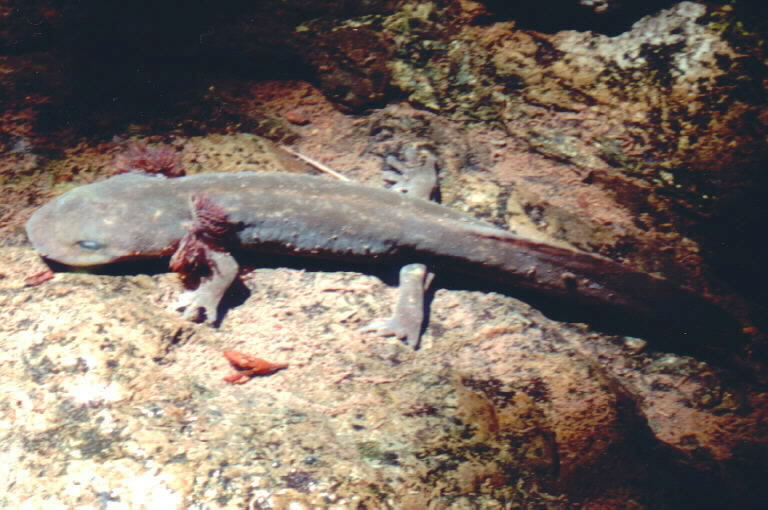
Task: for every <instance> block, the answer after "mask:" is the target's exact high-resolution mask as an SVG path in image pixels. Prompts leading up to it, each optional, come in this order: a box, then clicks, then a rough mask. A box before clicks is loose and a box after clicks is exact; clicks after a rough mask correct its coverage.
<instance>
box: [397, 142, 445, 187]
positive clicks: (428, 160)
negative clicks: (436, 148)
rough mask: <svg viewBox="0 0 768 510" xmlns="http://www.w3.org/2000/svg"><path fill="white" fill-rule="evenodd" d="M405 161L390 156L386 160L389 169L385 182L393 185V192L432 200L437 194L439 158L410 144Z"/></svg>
mask: <svg viewBox="0 0 768 510" xmlns="http://www.w3.org/2000/svg"><path fill="white" fill-rule="evenodd" d="M402 152H403V159H402V161H400V160H398V159H397V158H395V157H394V156H392V155H389V156H387V157H386V159H385V160H384V161H385V162H386V164H387V166H388V167H389V170H387V171H386V172H385V173H384V180H385V181H387V182H390V183H392V186H391V188H390V189H391V190H392V191H398V192H401V193H407V194H408V195H411V196H414V197H417V198H423V199H424V200H430V199H432V198H433V197H434V195H435V193H436V192H437V158H436V157H435V155H434V153H433V152H432V151H431V150H430V149H429V148H427V147H425V146H423V145H421V144H414V143H412V144H408V145H407V146H406V147H405V148H404V149H403V151H402Z"/></svg>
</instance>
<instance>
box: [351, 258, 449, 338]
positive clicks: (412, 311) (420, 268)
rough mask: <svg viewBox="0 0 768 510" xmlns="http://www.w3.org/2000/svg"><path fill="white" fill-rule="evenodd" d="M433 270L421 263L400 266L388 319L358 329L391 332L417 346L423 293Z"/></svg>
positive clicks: (422, 314) (421, 317) (429, 282)
mask: <svg viewBox="0 0 768 510" xmlns="http://www.w3.org/2000/svg"><path fill="white" fill-rule="evenodd" d="M433 276H434V275H433V274H432V273H431V272H429V271H428V270H427V266H425V265H424V264H408V265H406V266H403V267H402V269H400V289H399V295H398V299H397V304H396V305H395V313H394V314H393V315H392V317H390V318H389V319H381V320H377V321H373V322H371V323H370V324H368V325H367V326H365V327H363V328H362V330H361V331H366V332H367V331H372V332H375V333H378V334H380V335H383V336H395V337H397V338H399V339H400V340H404V341H405V343H406V344H408V345H410V346H411V347H413V348H414V349H416V348H418V347H419V342H420V340H421V331H422V329H423V328H424V315H425V313H424V295H425V293H426V292H427V289H429V285H430V284H431V283H432V278H433Z"/></svg>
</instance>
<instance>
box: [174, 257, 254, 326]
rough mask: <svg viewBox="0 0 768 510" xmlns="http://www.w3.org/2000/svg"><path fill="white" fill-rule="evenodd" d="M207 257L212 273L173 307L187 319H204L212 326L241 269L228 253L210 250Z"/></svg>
mask: <svg viewBox="0 0 768 510" xmlns="http://www.w3.org/2000/svg"><path fill="white" fill-rule="evenodd" d="M207 257H209V261H210V264H209V269H210V273H209V274H207V275H205V276H203V277H201V278H200V284H199V285H198V286H197V288H195V289H192V290H188V291H186V292H184V294H182V295H181V296H179V299H178V300H177V301H176V303H175V304H174V306H173V307H174V309H175V310H177V311H180V312H182V315H183V316H184V318H186V319H189V320H192V321H197V320H200V319H201V318H204V320H205V322H207V323H209V324H210V323H214V322H216V320H217V319H218V308H219V303H220V302H221V298H222V297H223V296H224V293H225V292H226V291H227V289H228V288H229V287H230V285H232V282H233V281H234V280H235V278H236V277H237V271H238V269H239V268H238V265H237V261H236V260H235V258H234V257H233V256H232V255H230V254H229V253H227V252H223V251H215V250H210V252H209V253H208V254H207ZM201 315H202V317H201Z"/></svg>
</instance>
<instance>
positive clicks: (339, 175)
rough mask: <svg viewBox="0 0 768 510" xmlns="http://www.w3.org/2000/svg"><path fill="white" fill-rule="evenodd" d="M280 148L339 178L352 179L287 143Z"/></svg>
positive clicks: (343, 179)
mask: <svg viewBox="0 0 768 510" xmlns="http://www.w3.org/2000/svg"><path fill="white" fill-rule="evenodd" d="M280 148H281V149H283V150H284V151H285V152H287V153H288V154H292V155H294V156H296V157H297V158H299V159H300V160H302V161H304V162H306V163H309V164H310V165H312V166H313V167H315V168H317V169H318V170H320V171H321V172H325V173H327V174H331V175H332V176H334V177H336V178H337V179H340V180H342V181H351V180H352V179H350V178H348V177H345V176H343V175H342V174H340V173H339V172H337V171H336V170H334V169H332V168H330V167H328V166H326V165H324V164H322V163H320V162H319V161H317V160H314V159H312V158H310V157H309V156H305V155H304V154H301V153H300V152H296V151H295V150H293V149H291V148H290V147H288V146H287V145H281V146H280Z"/></svg>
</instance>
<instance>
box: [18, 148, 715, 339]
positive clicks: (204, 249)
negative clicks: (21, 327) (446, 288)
mask: <svg viewBox="0 0 768 510" xmlns="http://www.w3.org/2000/svg"><path fill="white" fill-rule="evenodd" d="M411 159H413V158H411ZM422 159H423V158H422ZM413 161H415V160H413ZM413 161H410V160H407V158H406V162H405V163H403V162H400V161H398V160H397V159H395V158H391V157H390V158H389V159H388V163H390V166H391V167H392V168H393V169H394V170H396V171H398V172H400V173H403V174H409V175H406V177H407V178H408V179H410V183H411V184H410V186H408V185H406V186H403V187H404V188H405V189H404V190H401V191H411V192H406V193H397V192H393V191H392V190H388V189H384V188H376V187H373V186H367V185H363V184H357V183H353V182H343V181H336V180H331V179H330V178H325V177H318V176H311V175H304V174H289V173H279V172H278V173H273V172H242V173H208V174H198V175H193V176H187V177H174V178H167V177H163V176H159V175H146V174H140V173H127V174H121V175H117V176H113V177H110V178H108V179H106V180H104V181H101V182H97V183H94V184H88V185H84V186H81V187H78V188H75V189H72V190H70V191H68V192H66V193H64V194H63V195H61V196H59V197H57V198H55V199H54V200H53V201H51V202H49V203H47V204H46V205H44V206H43V207H41V208H40V209H38V210H37V211H36V212H35V213H34V214H33V215H32V217H31V218H30V219H29V221H28V222H27V224H26V230H27V233H28V236H29V239H30V240H31V242H32V244H33V246H34V248H35V249H36V250H37V251H38V252H39V253H40V255H42V256H43V257H44V258H45V259H48V260H52V261H55V262H57V263H60V264H64V265H66V266H73V267H94V266H101V265H105V264H111V263H114V262H119V261H125V260H134V259H148V258H156V257H164V256H172V259H171V267H172V269H173V270H175V271H178V272H180V273H182V274H183V275H186V276H189V275H190V274H194V275H197V276H198V277H196V278H190V279H189V281H190V282H191V284H190V286H191V287H192V288H191V289H190V290H189V291H188V292H187V293H185V294H184V295H183V296H182V298H180V300H179V303H178V305H177V306H176V308H177V309H178V310H180V311H182V312H183V313H184V315H185V316H186V317H188V318H190V319H193V320H197V319H199V318H204V319H205V320H207V321H209V322H214V321H216V320H217V318H219V313H218V308H219V304H220V301H221V299H222V296H223V295H224V293H225V292H226V291H227V289H228V288H229V287H230V285H231V284H232V283H233V281H234V280H235V278H236V277H237V273H238V269H239V266H238V262H237V260H236V258H235V255H238V256H241V255H246V256H247V254H248V253H249V252H267V253H278V254H282V255H286V256H289V255H302V256H312V257H318V258H322V259H338V260H342V261H344V260H348V261H362V262H365V263H368V262H382V263H396V264H404V266H403V269H402V271H401V274H400V277H401V293H400V298H399V301H398V302H397V305H396V306H395V313H394V315H393V316H392V317H391V318H390V319H387V320H383V321H377V322H374V323H372V325H371V326H369V327H368V328H367V329H370V330H374V331H378V332H379V333H381V334H385V335H395V336H398V337H399V338H401V339H403V340H405V341H406V342H407V343H409V344H410V345H412V346H414V347H416V346H417V345H418V343H419V338H420V336H421V333H422V329H423V321H424V309H423V308H424V293H425V291H426V290H427V288H428V287H429V285H430V283H431V281H432V275H433V272H434V271H441V270H445V271H451V272H456V271H458V272H461V273H462V274H465V275H470V276H471V277H478V278H483V279H487V280H490V281H491V282H494V283H495V284H499V285H505V286H506V285H509V286H514V287H520V288H524V289H528V290H533V291H535V292H536V293H541V294H545V295H547V296H553V297H554V298H556V299H557V300H563V302H566V303H568V302H571V303H578V304H586V305H590V306H591V305H598V306H606V307H610V308H611V309H612V310H618V311H619V312H620V313H625V312H629V313H631V314H633V315H634V316H638V315H641V316H643V317H651V318H653V317H659V316H663V317H667V318H668V319H670V321H671V322H679V321H690V322H691V323H695V322H706V321H707V320H708V318H711V317H713V313H712V310H714V309H715V308H714V306H713V305H711V304H710V303H709V301H707V300H705V299H704V298H702V297H700V296H698V295H695V294H693V293H691V292H688V291H686V290H684V289H682V288H680V287H679V286H677V285H675V284H673V283H671V282H670V281H669V280H667V279H664V278H661V277H657V276H654V275H651V274H646V273H643V272H639V271H636V270H633V269H631V268H629V267H627V266H625V265H622V264H620V263H617V262H614V261H612V260H610V259H608V258H606V257H603V256H600V255H595V254H590V253H587V252H584V251H581V250H578V249H575V248H568V247H565V246H560V245H557V244H554V243H546V242H539V241H534V240H531V239H527V238H524V237H521V236H518V235H516V234H514V233H511V232H509V231H506V230H504V229H501V228H498V227H496V226H494V225H492V224H490V223H487V222H484V221H482V220H479V219H477V218H474V217H472V216H470V215H467V214H464V213H462V212H459V211H456V210H453V209H450V208H448V207H446V206H444V205H441V204H438V203H436V202H434V201H430V200H429V199H428V195H429V194H430V192H431V189H432V188H433V185H434V182H435V181H434V177H433V176H432V173H433V171H434V165H435V162H434V158H433V157H431V159H430V158H427V160H426V162H425V161H423V160H422V161H421V163H419V164H417V163H414V162H413ZM425 169H426V171H425ZM408 179H406V181H407V180H408ZM678 316H679V317H678ZM691 318H693V319H691Z"/></svg>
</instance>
